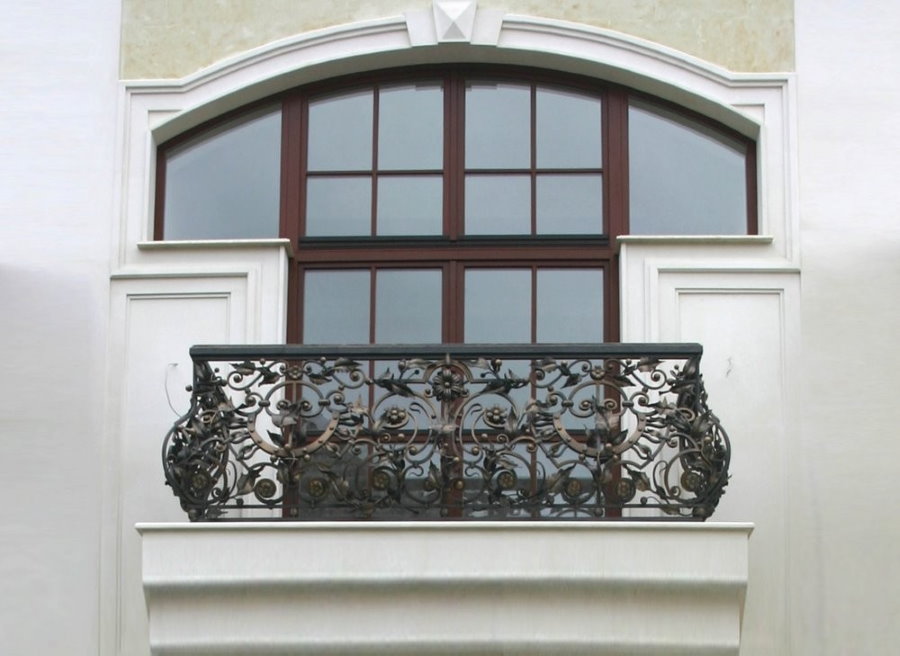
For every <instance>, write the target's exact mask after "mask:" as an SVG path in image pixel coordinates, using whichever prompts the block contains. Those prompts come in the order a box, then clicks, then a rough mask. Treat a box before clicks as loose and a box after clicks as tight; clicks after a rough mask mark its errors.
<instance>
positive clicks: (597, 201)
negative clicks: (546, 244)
mask: <svg viewBox="0 0 900 656" xmlns="http://www.w3.org/2000/svg"><path fill="white" fill-rule="evenodd" d="M537 232H538V234H542V235H580V234H588V235H597V234H601V233H602V232H603V177H602V176H600V175H539V176H538V178H537Z"/></svg>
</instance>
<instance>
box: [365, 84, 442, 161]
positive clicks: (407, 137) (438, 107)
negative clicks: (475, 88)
mask: <svg viewBox="0 0 900 656" xmlns="http://www.w3.org/2000/svg"><path fill="white" fill-rule="evenodd" d="M443 166H444V92H443V89H442V88H441V85H440V84H427V85H426V84H422V85H410V86H403V87H388V88H386V89H382V90H381V91H380V92H379V98H378V168H379V169H382V170H386V169H440V168H443Z"/></svg>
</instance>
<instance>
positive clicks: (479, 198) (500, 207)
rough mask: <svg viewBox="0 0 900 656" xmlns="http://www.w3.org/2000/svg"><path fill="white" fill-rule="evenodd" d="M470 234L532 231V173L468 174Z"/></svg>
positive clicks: (468, 228) (519, 233) (468, 232)
mask: <svg viewBox="0 0 900 656" xmlns="http://www.w3.org/2000/svg"><path fill="white" fill-rule="evenodd" d="M465 232H466V234H467V235H523V234H529V233H530V232H531V177H530V176H528V175H467V176H466V220H465Z"/></svg>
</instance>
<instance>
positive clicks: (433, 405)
mask: <svg viewBox="0 0 900 656" xmlns="http://www.w3.org/2000/svg"><path fill="white" fill-rule="evenodd" d="M701 352H702V349H701V347H700V346H699V345H697V344H655V345H649V344H603V345H564V346H563V345H555V346H553V345H525V346H499V345H448V346H440V345H431V346H421V345H420V346H409V347H401V346H334V347H330V346H198V347H194V348H193V349H192V350H191V356H192V358H193V361H194V367H195V368H194V384H193V388H192V405H191V409H190V411H189V412H188V413H187V414H186V415H185V416H184V417H182V418H181V419H179V420H178V422H177V423H176V424H175V426H174V427H173V428H172V430H171V431H170V432H169V434H168V435H167V436H166V440H165V445H164V449H163V466H164V469H165V472H166V481H167V483H168V484H169V485H170V486H171V488H172V490H173V491H174V493H175V495H176V496H177V497H178V498H179V500H180V501H181V505H182V508H184V510H185V511H186V512H187V514H188V517H189V518H190V519H191V520H195V521H196V520H207V521H208V520H219V519H248V518H254V517H257V518H266V519H278V518H280V519H289V520H323V519H390V520H398V519H401V520H406V519H451V518H454V519H455V518H460V519H504V520H507V519H610V518H614V519H636V518H643V519H646V518H659V517H664V518H673V519H705V518H707V517H709V516H710V515H711V514H712V512H713V510H714V509H715V507H716V504H717V502H718V500H719V497H720V496H721V494H722V492H723V488H724V487H725V485H726V483H727V482H728V463H729V457H730V446H729V442H728V437H727V435H726V434H725V431H724V430H723V429H722V427H721V425H720V424H719V421H718V420H717V419H716V417H715V415H714V414H712V412H711V411H710V410H709V408H708V407H707V404H706V392H705V390H704V388H703V382H702V379H701V376H700V373H699V360H700V354H701Z"/></svg>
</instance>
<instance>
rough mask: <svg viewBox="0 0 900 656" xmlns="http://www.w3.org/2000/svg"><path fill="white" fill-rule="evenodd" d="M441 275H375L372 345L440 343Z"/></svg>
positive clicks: (398, 272) (429, 271)
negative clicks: (373, 335) (373, 334)
mask: <svg viewBox="0 0 900 656" xmlns="http://www.w3.org/2000/svg"><path fill="white" fill-rule="evenodd" d="M441 286H442V285H441V271H440V270H438V269H426V270H422V269H399V270H394V271H383V270H382V271H378V274H377V276H376V279H375V288H376V292H375V342H376V343H379V344H423V343H425V344H427V343H432V344H437V343H440V342H441V341H442V339H441V337H442V336H441V323H442V322H441V307H442V298H441Z"/></svg>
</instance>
